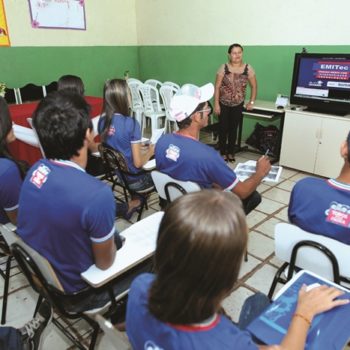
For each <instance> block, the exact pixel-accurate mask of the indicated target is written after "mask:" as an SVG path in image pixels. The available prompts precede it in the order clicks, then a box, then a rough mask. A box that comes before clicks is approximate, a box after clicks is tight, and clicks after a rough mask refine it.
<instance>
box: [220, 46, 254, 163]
mask: <svg viewBox="0 0 350 350" xmlns="http://www.w3.org/2000/svg"><path fill="white" fill-rule="evenodd" d="M228 59H229V61H228V63H226V64H223V65H221V66H220V68H219V70H218V72H217V74H216V81H215V95H214V99H215V106H214V112H215V114H216V115H218V116H219V149H220V153H221V155H222V156H223V158H224V159H225V160H226V161H231V162H233V161H234V160H235V159H234V156H235V145H236V140H237V129H238V126H239V125H240V123H241V121H242V118H243V114H242V109H243V104H244V99H245V93H246V88H247V84H248V83H249V85H250V90H251V93H250V100H249V102H248V104H247V105H246V108H247V110H252V109H253V108H254V102H255V99H256V93H257V82H256V77H255V72H254V69H253V68H252V66H250V65H249V64H247V63H244V62H243V60H242V59H243V47H242V46H241V45H240V44H232V45H231V46H230V47H229V48H228Z"/></svg>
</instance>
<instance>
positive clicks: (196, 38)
mask: <svg viewBox="0 0 350 350" xmlns="http://www.w3.org/2000/svg"><path fill="white" fill-rule="evenodd" d="M349 13H350V1H349V0H337V1H331V0H294V1H288V0H285V1H281V0H263V1H262V0H246V1H237V0H219V1H203V0H136V18H137V37H138V43H139V45H227V44H230V43H232V42H240V43H242V44H244V45H349V43H350V42H349V33H350V20H349Z"/></svg>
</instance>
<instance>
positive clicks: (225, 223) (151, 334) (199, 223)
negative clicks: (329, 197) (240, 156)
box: [126, 190, 349, 350]
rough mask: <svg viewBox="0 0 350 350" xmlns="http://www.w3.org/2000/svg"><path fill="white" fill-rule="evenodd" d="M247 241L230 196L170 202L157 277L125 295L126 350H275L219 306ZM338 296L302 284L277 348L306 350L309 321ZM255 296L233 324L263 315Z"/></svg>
mask: <svg viewBox="0 0 350 350" xmlns="http://www.w3.org/2000/svg"><path fill="white" fill-rule="evenodd" d="M234 197H235V198H234ZM247 240H248V235H247V224H246V222H245V215H244V212H243V210H242V208H241V203H240V201H239V200H238V198H237V197H236V196H235V195H233V194H232V193H228V192H223V191H217V190H203V191H200V192H196V193H191V194H187V195H184V196H182V197H180V198H178V199H177V200H175V201H174V202H172V203H171V204H170V205H169V207H168V208H167V210H166V212H165V214H164V217H163V219H162V221H161V224H160V227H159V233H158V239H157V248H156V252H155V275H153V274H143V275H140V276H139V277H137V278H136V279H135V280H134V282H133V283H132V285H131V290H130V292H129V301H128V306H127V318H126V329H127V334H128V337H129V340H130V342H131V345H132V348H133V349H135V350H141V349H167V350H172V349H186V350H196V349H198V350H205V349H220V350H224V349H236V350H249V349H258V348H261V349H276V348H277V347H275V346H259V345H257V344H255V343H254V341H253V340H252V338H251V335H250V334H249V333H248V332H247V331H244V330H241V329H239V328H238V327H237V325H235V324H234V323H233V322H232V321H231V320H230V319H229V318H228V317H227V316H225V313H224V311H223V309H222V301H223V300H224V298H226V297H227V296H228V295H230V294H231V292H232V289H233V287H234V285H235V283H236V281H237V277H238V274H239V270H240V266H241V262H242V258H243V255H244V252H245V250H246V246H247ZM341 294H343V292H342V291H340V290H337V289H335V288H329V287H326V286H320V287H317V288H314V289H312V290H311V291H308V292H307V291H306V289H305V287H303V288H302V289H301V290H300V292H299V300H298V305H297V310H296V314H295V317H293V319H292V321H291V324H290V327H289V330H288V333H287V334H286V336H285V338H284V339H283V341H282V343H281V347H278V348H281V349H293V350H298V349H304V346H305V339H306V335H307V331H308V329H309V326H310V324H309V321H311V320H312V319H313V317H314V316H315V315H316V314H318V313H321V312H324V311H327V310H329V309H331V308H333V307H335V306H338V305H343V304H346V303H348V302H349V301H348V300H335V298H337V297H338V296H339V295H341ZM259 299H261V294H257V295H255V296H253V297H250V298H249V299H248V300H247V302H246V304H245V305H244V306H243V309H242V313H241V316H240V322H239V325H240V324H241V325H243V324H245V325H246V324H248V323H249V322H250V320H252V319H254V317H255V316H258V315H259V314H260V312H262V309H261V308H260V306H261V303H260V304H259V305H256V301H257V300H259ZM265 306H266V304H265Z"/></svg>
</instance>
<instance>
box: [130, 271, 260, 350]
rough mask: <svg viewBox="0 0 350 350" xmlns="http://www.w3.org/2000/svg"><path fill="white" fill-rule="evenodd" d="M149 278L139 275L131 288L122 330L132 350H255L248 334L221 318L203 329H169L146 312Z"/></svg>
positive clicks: (152, 278)
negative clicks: (123, 329) (124, 324)
mask: <svg viewBox="0 0 350 350" xmlns="http://www.w3.org/2000/svg"><path fill="white" fill-rule="evenodd" d="M153 280H154V275H152V274H142V275H140V276H139V277H137V278H136V279H135V280H134V282H133V283H132V285H131V289H130V292H129V299H128V305H127V314H126V329H127V334H128V338H129V341H130V343H131V345H132V348H133V349H135V350H144V349H146V350H178V349H186V350H209V349H210V350H213V349H220V350H225V349H227V350H228V349H230V350H232V349H235V350H257V349H258V347H257V345H256V344H255V343H254V342H253V340H252V338H251V336H250V334H249V333H248V332H246V331H241V330H240V329H239V328H238V327H237V326H235V325H234V324H233V323H232V321H230V320H229V319H228V318H226V317H225V316H224V315H218V316H217V317H216V318H215V319H214V320H213V321H212V322H211V323H209V324H207V325H205V326H204V327H203V326H194V325H182V326H173V325H170V324H166V323H164V322H161V321H159V320H158V319H156V318H155V317H154V316H153V315H152V314H151V313H150V312H149V310H148V291H149V289H150V286H151V284H152V282H153Z"/></svg>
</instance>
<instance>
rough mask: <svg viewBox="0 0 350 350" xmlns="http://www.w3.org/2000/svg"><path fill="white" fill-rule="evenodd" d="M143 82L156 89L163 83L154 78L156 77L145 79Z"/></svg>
mask: <svg viewBox="0 0 350 350" xmlns="http://www.w3.org/2000/svg"><path fill="white" fill-rule="evenodd" d="M145 84H147V85H151V86H153V87H154V88H156V89H159V88H160V87H161V86H162V85H163V84H162V82H160V81H159V80H156V79H148V80H146V81H145Z"/></svg>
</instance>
